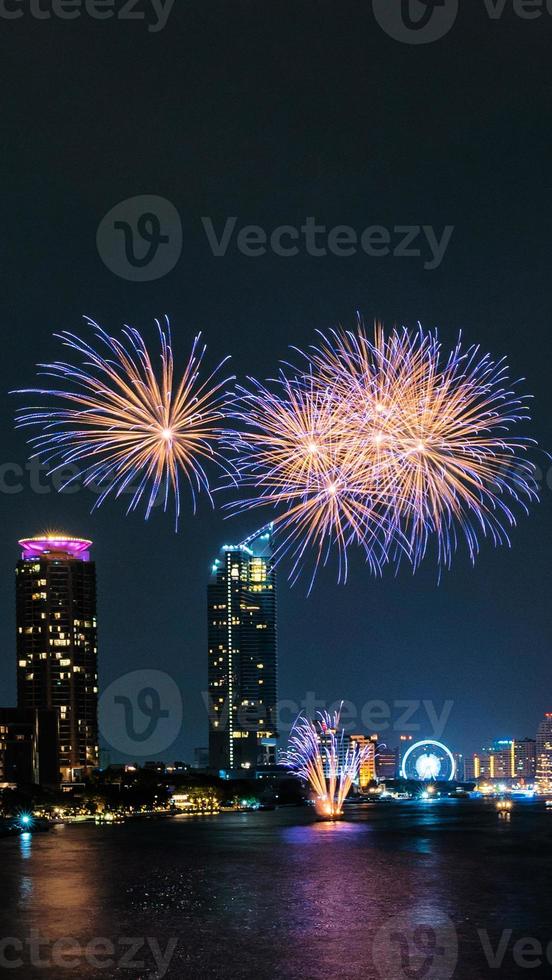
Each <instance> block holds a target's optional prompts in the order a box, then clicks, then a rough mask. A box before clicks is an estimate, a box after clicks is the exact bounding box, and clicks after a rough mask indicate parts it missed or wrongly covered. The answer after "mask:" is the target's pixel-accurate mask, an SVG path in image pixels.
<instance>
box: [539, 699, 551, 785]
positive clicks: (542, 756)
mask: <svg viewBox="0 0 552 980" xmlns="http://www.w3.org/2000/svg"><path fill="white" fill-rule="evenodd" d="M537 783H538V786H539V789H540V790H541V791H542V792H545V793H549V792H551V791H552V711H548V712H547V713H546V714H545V716H544V718H543V720H542V721H541V723H540V725H539V727H538V731H537Z"/></svg>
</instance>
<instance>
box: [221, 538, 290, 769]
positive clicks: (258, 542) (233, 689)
mask: <svg viewBox="0 0 552 980" xmlns="http://www.w3.org/2000/svg"><path fill="white" fill-rule="evenodd" d="M272 550H273V545H272V525H269V526H267V527H264V528H262V529H261V530H260V531H257V532H256V533H255V534H252V535H251V536H250V537H249V538H246V540H245V541H242V542H241V543H240V544H237V545H226V546H225V547H224V548H223V549H222V552H221V557H220V558H217V559H216V560H215V562H214V564H213V567H212V572H211V581H210V583H209V587H208V649H209V654H208V655H209V663H208V682H209V765H210V767H211V768H212V769H217V770H219V771H225V772H228V771H238V772H239V770H255V768H256V767H257V766H258V765H261V766H262V765H266V764H273V763H275V761H276V758H275V756H276V740H277V737H278V732H277V729H276V702H277V634H276V573H275V570H274V563H273V557H272Z"/></svg>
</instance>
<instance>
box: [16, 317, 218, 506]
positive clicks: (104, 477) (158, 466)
mask: <svg viewBox="0 0 552 980" xmlns="http://www.w3.org/2000/svg"><path fill="white" fill-rule="evenodd" d="M87 322H88V323H89V324H90V326H91V327H92V328H93V329H94V332H95V336H96V339H97V341H98V344H97V348H95V347H92V346H91V345H90V344H88V343H86V342H85V341H83V340H81V339H80V338H79V337H77V336H75V334H72V333H69V332H67V331H63V332H62V333H61V334H56V335H55V336H56V337H58V339H60V340H61V341H62V342H63V344H64V346H65V347H68V348H69V349H70V350H71V351H72V352H76V354H77V355H78V357H79V359H80V366H74V365H72V364H69V363H66V362H64V361H56V362H54V363H52V364H40V365H39V368H41V369H42V370H41V371H40V372H39V373H40V374H41V375H45V376H47V377H52V378H55V379H56V381H58V382H61V383H62V385H63V387H57V386H55V385H54V386H52V387H49V388H42V387H41V388H30V389H24V390H22V391H20V392H16V394H34V395H41V396H48V397H50V398H51V399H52V400H53V403H54V404H53V407H42V406H41V407H29V408H24V409H21V410H20V411H18V413H17V418H16V424H17V427H18V428H22V427H28V426H34V427H38V428H40V429H41V430H42V432H41V434H40V435H38V436H34V437H33V438H32V439H30V440H29V442H30V445H32V446H33V448H34V450H35V451H34V454H33V455H34V456H35V457H38V458H39V459H40V460H41V462H43V463H45V464H47V465H48V466H49V467H50V473H53V472H55V471H57V470H63V469H65V468H67V467H68V466H78V467H80V468H81V469H82V476H83V482H84V485H85V486H94V487H96V488H97V489H98V492H99V496H98V499H97V502H96V504H95V506H96V507H97V506H99V505H100V504H102V503H103V501H104V500H105V499H106V497H107V496H108V495H110V494H113V495H114V496H115V497H119V496H120V495H121V494H123V493H128V494H130V503H129V506H128V511H127V513H128V512H130V511H132V510H136V508H138V507H139V505H140V503H141V502H142V501H143V502H144V504H145V516H146V518H147V517H149V515H150V513H151V510H152V508H153V507H154V506H155V504H156V502H157V501H158V499H162V500H163V502H164V508H165V510H166V509H167V507H168V502H169V498H171V497H172V499H173V501H174V507H175V513H176V524H177V525H178V518H179V514H180V478H181V476H184V478H185V479H186V480H187V481H188V483H189V486H190V489H191V493H192V498H193V505H194V510H195V503H196V493H198V492H200V491H205V492H206V493H207V494H208V495H209V497H210V496H211V494H210V489H209V481H208V477H207V474H206V472H205V469H204V465H203V463H204V461H205V460H208V461H213V462H215V463H217V464H218V465H220V466H223V468H225V469H226V467H225V461H224V459H223V457H222V455H221V453H220V452H219V448H218V445H219V440H220V437H221V430H220V422H221V420H222V419H223V418H224V416H225V405H226V401H227V396H226V395H225V394H224V391H223V389H224V387H225V385H226V384H227V383H228V381H230V380H232V379H230V378H225V379H220V378H219V379H218V380H216V377H217V376H218V372H219V371H220V369H221V367H222V365H223V364H224V363H225V361H222V362H221V364H220V365H219V366H218V367H217V368H216V369H215V371H213V372H212V374H210V375H209V376H208V377H206V378H205V379H203V380H202V379H201V377H200V373H201V372H200V369H201V363H202V359H203V357H204V354H205V347H201V346H200V335H198V336H197V337H196V338H195V340H194V343H193V346H192V351H191V354H190V357H189V359H188V362H187V364H186V366H185V369H184V373H183V375H182V377H181V378H180V380H179V381H178V383H176V382H175V377H174V361H173V351H172V346H171V334H170V326H169V322H168V320H167V319H166V320H165V323H164V324H163V325H161V323H159V321H156V323H157V328H158V331H159V340H160V361H161V364H160V369H159V370H158V371H156V369H155V368H154V365H153V362H152V358H151V355H150V352H149V350H148V348H147V346H146V343H145V341H144V340H143V338H142V337H141V335H140V334H139V333H138V331H137V330H135V329H134V328H133V327H126V328H125V329H124V330H123V331H122V339H121V340H119V339H117V338H116V337H112V336H110V335H109V334H108V333H106V331H105V330H103V329H102V328H101V327H100V326H99V325H98V324H97V323H94V321H92V320H88V321H87ZM98 348H99V349H98ZM102 348H103V350H102ZM225 360H227V359H225ZM60 402H61V403H62V404H63V403H68V407H58V405H59V403H60ZM79 475H81V474H80V473H77V474H76V476H75V475H72V476H71V477H70V478H69V479H68V480H67V481H66V482H65V483H64V485H63V487H66V486H67V485H68V484H69V483H71V482H72V481H73V480H75V479H76V478H78V476H79ZM63 487H62V489H63Z"/></svg>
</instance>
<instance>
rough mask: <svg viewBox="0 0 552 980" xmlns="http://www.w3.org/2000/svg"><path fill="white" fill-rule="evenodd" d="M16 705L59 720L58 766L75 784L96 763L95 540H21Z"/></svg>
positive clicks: (62, 537)
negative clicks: (49, 713) (42, 711)
mask: <svg viewBox="0 0 552 980" xmlns="http://www.w3.org/2000/svg"><path fill="white" fill-rule="evenodd" d="M19 544H20V545H21V548H22V556H21V560H20V561H19V562H18V563H17V569H16V601H17V612H16V616H17V665H18V666H17V701H18V706H19V708H41V709H46V708H47V709H53V710H54V711H55V712H56V713H57V716H58V730H59V743H58V753H59V767H60V771H61V777H62V780H63V781H67V782H70V781H75V780H77V779H80V778H81V777H82V776H83V775H85V774H86V772H87V770H89V769H91V768H94V767H96V766H97V765H98V720H97V710H98V675H97V646H96V572H95V565H94V563H93V562H91V561H90V554H89V549H90V546H91V544H92V542H91V541H85V540H83V539H81V538H70V537H67V536H66V535H63V534H60V535H55V534H49V535H45V536H43V537H39V538H26V539H24V540H22V541H20V542H19Z"/></svg>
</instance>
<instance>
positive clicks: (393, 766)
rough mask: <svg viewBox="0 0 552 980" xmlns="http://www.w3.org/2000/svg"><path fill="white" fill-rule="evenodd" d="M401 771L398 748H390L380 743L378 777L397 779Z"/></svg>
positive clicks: (378, 749)
mask: <svg viewBox="0 0 552 980" xmlns="http://www.w3.org/2000/svg"><path fill="white" fill-rule="evenodd" d="M398 771H399V759H398V752H397V750H396V749H388V748H387V746H386V745H378V747H377V751H376V776H377V778H378V779H396V777H397V775H398Z"/></svg>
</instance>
